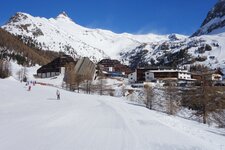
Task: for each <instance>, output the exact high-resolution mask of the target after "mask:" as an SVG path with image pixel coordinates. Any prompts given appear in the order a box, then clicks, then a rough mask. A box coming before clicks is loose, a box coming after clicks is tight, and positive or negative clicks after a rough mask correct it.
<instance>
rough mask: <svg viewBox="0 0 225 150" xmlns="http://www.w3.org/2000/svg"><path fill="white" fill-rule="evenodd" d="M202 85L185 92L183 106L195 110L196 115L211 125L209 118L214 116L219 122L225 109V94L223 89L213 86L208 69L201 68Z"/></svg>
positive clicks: (187, 89)
mask: <svg viewBox="0 0 225 150" xmlns="http://www.w3.org/2000/svg"><path fill="white" fill-rule="evenodd" d="M199 68H200V69H201V70H202V71H201V74H199V75H200V76H201V80H200V85H199V86H196V87H191V88H186V89H184V90H183V99H182V105H183V106H186V107H188V108H189V109H193V110H195V113H194V114H195V115H196V116H200V117H202V121H203V123H204V124H206V123H209V120H208V119H209V117H210V116H214V117H215V119H216V120H217V121H218V122H219V120H218V119H219V118H220V117H219V116H220V115H219V114H223V113H222V112H223V111H224V109H225V93H224V88H223V87H215V86H213V81H212V79H211V78H210V76H211V75H212V73H210V72H209V69H207V67H204V66H201V67H198V69H199Z"/></svg>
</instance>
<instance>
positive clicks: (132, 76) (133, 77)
mask: <svg viewBox="0 0 225 150" xmlns="http://www.w3.org/2000/svg"><path fill="white" fill-rule="evenodd" d="M128 80H129V83H135V82H136V81H137V72H136V71H135V72H133V73H130V74H128Z"/></svg>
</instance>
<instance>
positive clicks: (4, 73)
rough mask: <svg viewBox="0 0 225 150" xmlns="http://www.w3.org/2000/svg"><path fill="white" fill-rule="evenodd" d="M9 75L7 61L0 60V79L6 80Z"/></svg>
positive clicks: (9, 70) (9, 69)
mask: <svg viewBox="0 0 225 150" xmlns="http://www.w3.org/2000/svg"><path fill="white" fill-rule="evenodd" d="M10 75H11V66H10V63H9V62H8V61H7V60H2V59H0V78H6V77H9V76H10Z"/></svg>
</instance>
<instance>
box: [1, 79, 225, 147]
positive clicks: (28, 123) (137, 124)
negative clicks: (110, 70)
mask: <svg viewBox="0 0 225 150" xmlns="http://www.w3.org/2000/svg"><path fill="white" fill-rule="evenodd" d="M0 91H2V93H1V94H2V98H1V99H0V110H1V111H0V120H1V124H0V132H1V134H0V149H4V150H13V149H23V150H30V149H32V150H40V149H42V150H62V149H66V150H72V149H80V150H81V149H82V150H84V149H87V150H88V149H92V150H99V149H107V150H115V149H116V150H126V149H129V150H140V149H141V150H149V149H157V150H165V149H171V150H172V149H179V150H214V149H215V150H219V149H221V148H224V141H225V137H224V136H223V135H222V134H224V133H223V130H219V129H215V128H212V127H208V126H206V125H203V124H200V123H197V122H193V121H188V120H185V119H182V118H178V117H173V116H168V115H165V114H161V113H158V112H154V111H150V110H148V109H146V108H145V107H142V106H138V105H136V104H130V103H129V102H126V101H124V100H123V99H121V98H114V97H108V96H101V97H100V96H97V95H84V94H77V93H73V92H67V91H64V90H60V92H61V100H56V95H55V92H56V88H54V87H47V86H41V85H36V86H33V87H32V90H31V91H27V87H25V86H24V84H21V83H19V82H18V81H16V80H14V79H13V78H8V79H5V80H2V79H0ZM11 93H14V94H11Z"/></svg>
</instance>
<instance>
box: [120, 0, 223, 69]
mask: <svg viewBox="0 0 225 150" xmlns="http://www.w3.org/2000/svg"><path fill="white" fill-rule="evenodd" d="M175 39H176V38H175ZM224 41H225V0H219V1H218V2H217V3H216V4H215V6H214V7H213V8H212V10H211V11H210V12H209V13H208V15H207V17H206V19H205V20H204V22H203V23H202V25H201V28H200V29H199V30H198V31H197V32H196V33H194V34H193V35H192V36H191V37H188V38H183V39H182V38H181V39H176V40H168V41H163V40H162V41H158V42H150V43H149V42H148V43H144V44H141V45H139V46H137V47H135V48H133V49H132V50H131V51H126V52H121V53H120V55H121V57H122V60H123V61H124V62H126V63H128V64H130V66H131V67H132V68H136V67H137V66H145V65H149V64H151V65H152V64H154V65H169V66H182V65H187V64H190V65H192V64H203V65H206V66H209V67H211V68H217V67H221V68H225V42H224Z"/></svg>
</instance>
